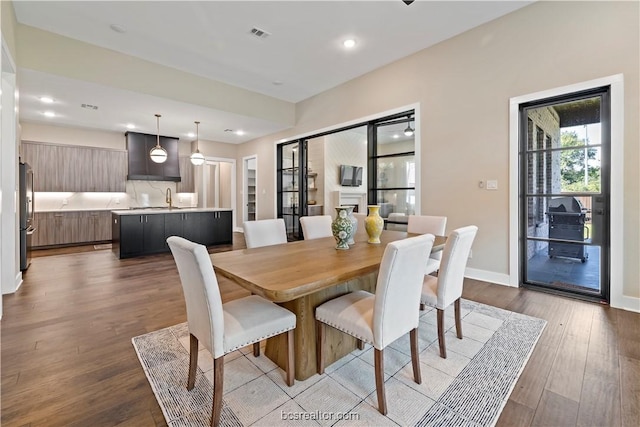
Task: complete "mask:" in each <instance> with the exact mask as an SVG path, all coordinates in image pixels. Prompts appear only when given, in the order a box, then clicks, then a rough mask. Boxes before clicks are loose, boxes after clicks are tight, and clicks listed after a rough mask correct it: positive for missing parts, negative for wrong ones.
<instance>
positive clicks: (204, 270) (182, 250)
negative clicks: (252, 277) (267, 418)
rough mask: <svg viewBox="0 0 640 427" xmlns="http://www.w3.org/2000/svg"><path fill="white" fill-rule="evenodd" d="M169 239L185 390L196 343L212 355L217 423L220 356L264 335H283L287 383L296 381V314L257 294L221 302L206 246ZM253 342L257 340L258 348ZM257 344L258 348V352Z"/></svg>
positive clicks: (193, 376) (214, 421) (189, 386)
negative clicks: (182, 313) (183, 344)
mask: <svg viewBox="0 0 640 427" xmlns="http://www.w3.org/2000/svg"><path fill="white" fill-rule="evenodd" d="M167 243H168V244H169V248H170V249H171V253H172V254H173V258H174V259H175V262H176V266H177V267H178V273H179V275H180V281H181V282H182V289H183V291H184V298H185V302H186V305H187V324H188V327H189V340H190V345H189V374H188V378H187V390H191V389H193V386H194V384H195V379H196V370H197V367H198V343H202V345H203V346H204V347H205V348H206V349H207V350H209V352H210V353H211V356H212V357H213V406H212V411H211V425H212V426H217V425H218V423H219V422H220V412H221V410H222V393H223V379H224V355H225V354H228V353H231V352H232V351H235V350H238V349H240V348H242V347H245V346H248V345H251V344H254V347H253V349H254V355H256V356H257V355H259V349H260V347H259V343H260V341H261V340H264V339H266V338H269V337H272V336H276V335H280V334H283V333H286V334H287V349H286V352H287V361H286V377H285V378H286V383H287V385H289V386H292V385H293V383H294V369H295V367H294V360H293V359H294V355H293V338H294V337H293V330H294V329H295V327H296V316H295V315H294V314H293V313H291V312H290V311H289V310H286V309H284V308H282V307H280V306H278V305H276V304H274V303H272V302H270V301H267V300H265V299H264V298H262V297H259V296H257V295H251V296H248V297H245V298H240V299H236V300H233V301H230V302H227V303H225V304H222V300H221V298H220V289H219V288H218V280H217V279H216V275H215V273H214V270H213V265H212V264H211V258H209V253H208V252H207V248H206V247H204V246H202V245H199V244H197V243H193V242H191V241H189V240H186V239H183V238H182V237H177V236H171V237H169V238H167ZM255 344H258V346H256V345H255ZM256 347H257V349H258V352H257V354H256Z"/></svg>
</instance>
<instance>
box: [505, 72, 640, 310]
mask: <svg viewBox="0 0 640 427" xmlns="http://www.w3.org/2000/svg"><path fill="white" fill-rule="evenodd" d="M603 86H611V215H610V218H611V229H610V232H611V234H610V236H611V247H610V250H611V264H610V305H611V307H615V308H622V309H625V310H631V311H640V299H638V298H632V297H629V296H626V295H624V294H623V267H624V253H623V252H624V251H623V242H624V229H623V219H624V215H623V208H624V203H623V201H624V170H623V166H624V139H623V133H624V78H623V75H622V74H616V75H613V76H608V77H603V78H600V79H595V80H589V81H586V82H581V83H576V84H573V85H568V86H563V87H558V88H554V89H549V90H545V91H541V92H536V93H531V94H527V95H522V96H518V97H514V98H511V99H510V101H509V285H510V286H515V287H517V286H519V281H520V277H519V271H520V257H519V255H518V253H519V249H518V239H519V227H518V153H519V141H518V132H519V123H518V120H519V107H520V104H523V103H526V102H531V101H534V100H537V99H545V98H551V97H556V96H562V95H565V94H570V93H574V92H580V91H584V90H589V89H593V88H598V87H603Z"/></svg>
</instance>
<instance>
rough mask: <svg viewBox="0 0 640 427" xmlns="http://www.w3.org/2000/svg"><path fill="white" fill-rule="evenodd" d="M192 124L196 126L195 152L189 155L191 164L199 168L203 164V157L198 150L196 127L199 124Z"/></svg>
mask: <svg viewBox="0 0 640 427" xmlns="http://www.w3.org/2000/svg"><path fill="white" fill-rule="evenodd" d="M193 123H195V124H196V151H194V152H193V153H191V163H192V164H194V165H196V166H200V165H203V164H204V156H203V155H202V153H201V152H200V150H199V149H198V137H199V132H198V126H200V122H193Z"/></svg>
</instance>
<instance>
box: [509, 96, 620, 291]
mask: <svg viewBox="0 0 640 427" xmlns="http://www.w3.org/2000/svg"><path fill="white" fill-rule="evenodd" d="M520 154H521V155H520V161H521V163H520V235H521V239H520V242H521V244H520V257H521V263H520V265H521V266H522V269H521V283H522V284H523V285H524V286H531V287H534V288H541V289H544V290H549V291H555V292H560V293H567V294H574V295H577V296H582V297H587V298H592V299H598V300H605V301H608V298H609V192H610V96H609V88H598V89H594V90H591V91H587V92H581V93H575V94H571V95H566V96H562V97H558V98H554V99H546V100H540V101H536V102H532V103H528V104H525V105H522V106H521V108H520Z"/></svg>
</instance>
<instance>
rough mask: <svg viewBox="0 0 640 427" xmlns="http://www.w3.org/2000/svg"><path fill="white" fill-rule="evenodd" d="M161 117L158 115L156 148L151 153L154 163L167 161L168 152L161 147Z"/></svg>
mask: <svg viewBox="0 0 640 427" xmlns="http://www.w3.org/2000/svg"><path fill="white" fill-rule="evenodd" d="M160 117H161V116H160V114H156V124H157V128H158V135H157V139H156V146H155V147H153V148H152V149H151V151H150V152H149V156H150V157H151V160H152V161H153V162H154V163H164V162H165V161H166V160H167V150H165V149H164V148H162V147H161V146H160Z"/></svg>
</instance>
